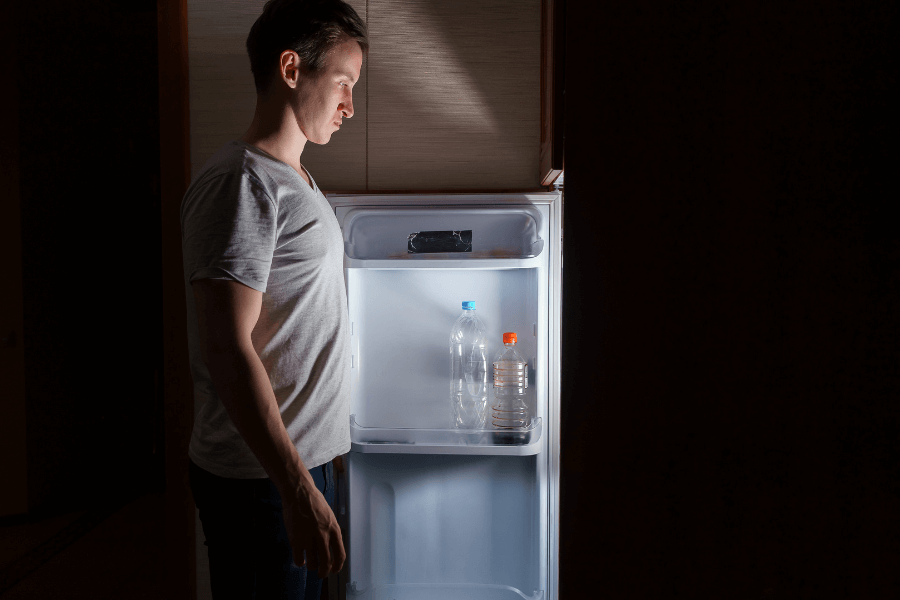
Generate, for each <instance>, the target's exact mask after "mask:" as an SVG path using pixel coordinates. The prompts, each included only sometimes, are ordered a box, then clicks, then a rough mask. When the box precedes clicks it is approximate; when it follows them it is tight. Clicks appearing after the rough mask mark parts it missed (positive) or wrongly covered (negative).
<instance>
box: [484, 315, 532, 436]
mask: <svg viewBox="0 0 900 600" xmlns="http://www.w3.org/2000/svg"><path fill="white" fill-rule="evenodd" d="M527 387H528V363H527V362H526V361H525V359H524V358H522V355H521V354H519V351H518V350H516V334H515V333H511V332H510V333H504V334H503V349H502V350H501V351H500V353H499V354H498V355H497V359H496V360H495V361H494V405H493V411H492V412H491V417H492V418H491V423H493V425H494V427H498V428H500V429H525V427H526V426H527V425H528V408H527V407H526V406H525V388H527Z"/></svg>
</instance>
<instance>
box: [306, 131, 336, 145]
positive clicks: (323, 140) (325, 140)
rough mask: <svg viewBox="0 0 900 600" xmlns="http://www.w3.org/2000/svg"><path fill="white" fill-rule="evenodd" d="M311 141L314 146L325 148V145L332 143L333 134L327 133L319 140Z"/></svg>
mask: <svg viewBox="0 0 900 600" xmlns="http://www.w3.org/2000/svg"><path fill="white" fill-rule="evenodd" d="M309 141H311V142H312V143H313V144H318V145H319V146H324V145H325V144H327V143H328V142H330V141H331V134H330V133H327V134H325V135H323V136H321V137H319V138H316V139H314V140H313V139H311V140H309Z"/></svg>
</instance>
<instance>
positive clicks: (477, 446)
mask: <svg viewBox="0 0 900 600" xmlns="http://www.w3.org/2000/svg"><path fill="white" fill-rule="evenodd" d="M350 442H351V450H352V451H353V452H366V453H380V454H504V455H511V456H530V455H533V454H538V453H539V452H540V451H541V447H540V445H541V419H540V418H534V419H532V420H531V425H530V426H529V427H528V429H525V430H516V431H508V430H502V429H413V428H396V429H388V428H382V427H362V426H361V425H359V424H358V423H357V422H356V415H350ZM491 598H493V596H491Z"/></svg>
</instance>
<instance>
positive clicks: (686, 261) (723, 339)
mask: <svg viewBox="0 0 900 600" xmlns="http://www.w3.org/2000/svg"><path fill="white" fill-rule="evenodd" d="M566 5H567V6H566V19H567V40H566V130H565V131H566V139H565V157H566V170H565V175H566V176H565V185H566V195H565V216H564V222H565V232H564V240H565V241H564V253H565V259H564V328H563V408H562V418H563V422H562V477H563V479H562V491H561V503H562V510H561V521H562V526H561V531H562V550H561V563H560V564H561V571H560V573H561V581H562V595H561V597H562V598H563V599H567V600H568V599H573V598H584V597H587V596H586V595H585V594H586V592H585V590H592V593H596V597H598V598H599V597H601V594H602V597H604V598H629V599H631V598H733V599H736V600H743V599H750V598H761V597H766V598H779V599H780V598H790V599H792V600H793V599H799V598H815V599H824V598H888V597H897V596H895V594H897V593H898V573H900V547H898V545H897V539H900V532H898V527H897V524H898V519H897V515H898V514H900V493H898V469H897V465H896V462H895V461H894V460H892V457H891V455H890V454H889V448H890V447H891V446H892V445H893V443H894V439H895V438H896V435H897V431H898V417H897V415H898V410H897V397H898V395H897V392H898V385H897V384H898V376H897V371H898V360H897V358H898V353H897V351H896V345H895V342H894V340H895V338H896V336H897V332H898V328H897V325H898V322H897V321H898V317H897V310H896V307H897V298H896V294H895V293H893V292H895V291H896V288H897V283H896V282H897V265H898V262H897V259H898V257H900V253H898V245H897V242H896V237H897V235H896V233H895V229H896V228H895V227H894V225H893V223H896V221H894V220H893V219H889V218H888V212H887V200H888V199H889V198H890V197H896V195H897V193H896V189H895V188H896V186H895V185H894V175H893V174H894V172H895V171H896V166H895V165H896V162H895V161H893V160H892V159H893V158H894V157H895V156H896V151H894V150H893V149H892V148H893V146H894V145H895V144H896V133H897V131H896V126H895V125H893V123H892V122H891V120H890V117H892V113H893V112H895V110H896V106H894V105H892V104H889V101H888V90H890V89H892V88H893V87H894V83H895V78H896V70H895V67H894V63H893V62H892V60H893V59H891V58H889V41H890V38H891V35H892V33H891V32H892V31H894V27H895V25H894V16H895V13H896V5H895V4H892V3H888V2H880V3H874V2H853V3H821V2H812V1H804V2H793V3H755V2H715V1H713V0H699V1H693V2H644V1H637V2H634V1H629V2H594V1H593V0H566ZM765 594H768V595H765Z"/></svg>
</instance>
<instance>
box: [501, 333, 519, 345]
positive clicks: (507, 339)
mask: <svg viewBox="0 0 900 600" xmlns="http://www.w3.org/2000/svg"><path fill="white" fill-rule="evenodd" d="M503 343H504V344H515V343H516V334H514V333H513V332H511V331H510V332H507V333H504V334H503Z"/></svg>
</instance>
